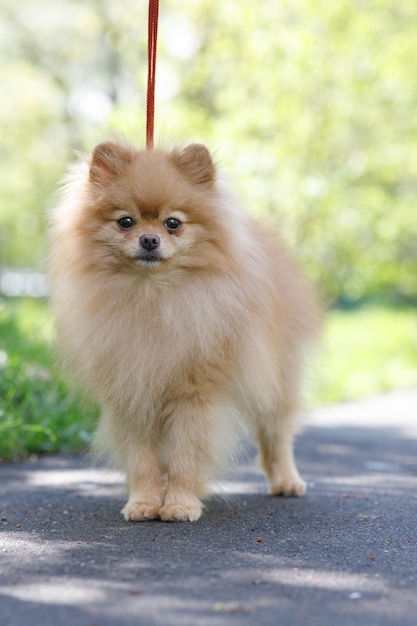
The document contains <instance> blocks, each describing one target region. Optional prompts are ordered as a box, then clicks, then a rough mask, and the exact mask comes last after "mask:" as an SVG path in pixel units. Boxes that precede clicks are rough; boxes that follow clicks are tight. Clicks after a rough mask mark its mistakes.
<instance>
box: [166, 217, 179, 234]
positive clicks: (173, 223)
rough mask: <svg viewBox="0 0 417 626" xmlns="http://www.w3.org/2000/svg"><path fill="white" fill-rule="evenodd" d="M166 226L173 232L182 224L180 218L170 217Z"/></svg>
mask: <svg viewBox="0 0 417 626" xmlns="http://www.w3.org/2000/svg"><path fill="white" fill-rule="evenodd" d="M165 226H166V227H167V230H168V231H169V232H170V233H173V232H174V231H175V230H178V229H179V227H180V226H181V222H180V220H177V218H176V217H169V218H168V219H167V220H165Z"/></svg>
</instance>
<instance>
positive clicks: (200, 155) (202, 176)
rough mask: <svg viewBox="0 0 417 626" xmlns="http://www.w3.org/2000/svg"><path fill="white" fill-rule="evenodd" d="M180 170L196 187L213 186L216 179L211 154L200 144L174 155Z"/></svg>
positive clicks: (194, 144)
mask: <svg viewBox="0 0 417 626" xmlns="http://www.w3.org/2000/svg"><path fill="white" fill-rule="evenodd" d="M174 160H175V164H176V166H177V167H178V169H179V170H180V171H181V172H182V173H183V174H184V175H185V176H186V177H187V178H188V179H189V180H190V181H191V182H192V183H194V184H195V185H211V184H212V183H213V182H214V180H215V178H216V168H215V167H214V163H213V161H212V159H211V156H210V152H209V151H208V150H207V148H206V147H205V146H203V145H202V144H200V143H192V144H191V145H190V146H187V147H186V148H184V150H183V151H182V152H180V153H175V154H174Z"/></svg>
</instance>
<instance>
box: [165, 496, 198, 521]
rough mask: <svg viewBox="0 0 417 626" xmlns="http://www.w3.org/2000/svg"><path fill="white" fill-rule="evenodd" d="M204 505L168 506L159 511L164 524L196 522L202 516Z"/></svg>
mask: <svg viewBox="0 0 417 626" xmlns="http://www.w3.org/2000/svg"><path fill="white" fill-rule="evenodd" d="M201 511H202V505H201V502H199V501H198V504H192V505H189V504H166V505H165V506H163V507H162V509H161V510H160V511H159V517H160V518H161V520H162V521H163V522H196V521H197V520H198V519H199V517H200V516H201Z"/></svg>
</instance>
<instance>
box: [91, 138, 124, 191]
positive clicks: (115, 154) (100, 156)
mask: <svg viewBox="0 0 417 626" xmlns="http://www.w3.org/2000/svg"><path fill="white" fill-rule="evenodd" d="M131 158H132V153H131V151H130V150H129V149H128V148H127V147H125V146H123V145H120V144H118V143H114V142H113V141H105V142H103V143H99V144H98V146H96V147H95V148H94V150H93V154H92V155H91V160H90V181H91V182H92V183H96V184H97V185H100V186H103V185H106V184H108V183H109V182H110V181H111V180H112V179H113V178H115V177H116V176H117V175H118V174H120V173H121V172H122V171H123V170H124V169H125V167H126V166H127V165H128V163H130V161H131Z"/></svg>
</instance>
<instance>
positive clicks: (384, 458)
mask: <svg viewBox="0 0 417 626" xmlns="http://www.w3.org/2000/svg"><path fill="white" fill-rule="evenodd" d="M297 453H298V458H299V465H300V469H301V470H302V473H303V475H304V477H305V478H306V479H307V481H308V483H309V491H308V494H307V495H306V496H305V497H304V498H301V499H284V498H271V497H268V496H267V495H265V493H266V484H265V482H264V479H263V477H262V475H261V474H260V473H259V471H257V469H256V465H254V464H253V463H252V462H249V461H247V462H245V463H242V464H241V465H239V467H238V468H237V470H236V471H235V472H234V474H233V475H231V476H229V477H228V479H227V480H225V481H223V483H222V484H221V491H222V494H223V495H219V490H217V493H216V495H215V496H214V497H213V498H212V499H211V500H210V501H209V502H208V504H207V508H206V512H205V515H204V516H203V517H202V518H201V520H200V521H199V522H196V523H193V524H166V523H162V522H146V523H136V524H135V523H126V522H124V521H123V519H122V518H121V516H120V515H119V512H118V511H119V509H120V508H121V506H122V504H123V502H124V493H123V485H122V481H121V477H120V476H119V475H118V474H116V473H114V472H110V471H108V470H105V469H93V468H91V466H90V465H89V461H88V459H86V458H76V459H73V458H62V457H52V458H43V459H39V460H33V461H31V462H28V463H24V464H6V465H2V466H0V520H1V522H0V530H1V533H0V540H1V544H0V626H23V625H25V626H27V624H33V625H34V626H37V625H38V624H39V625H43V626H52V625H54V626H69V625H71V626H72V625H74V626H110V625H111V626H128V625H129V626H130V625H134V624H135V625H137V624H139V625H142V624H143V625H149V626H171V625H172V626H188V625H189V626H221V625H223V624H224V625H225V626H235V625H236V626H237V625H239V626H240V625H242V626H244V625H246V624H248V625H249V624H250V625H252V624H256V625H257V626H275V625H279V626H287V625H288V626H290V625H291V626H298V625H304V624H305V625H308V626H316V625H317V626H334V625H335V624H337V625H342V626H347V625H352V626H353V625H354V626H358V625H364V626H393V625H397V624H398V625H400V624H401V626H416V624H417V515H416V514H417V488H416V487H417V393H416V392H407V393H395V394H390V395H387V396H384V397H382V398H374V399H371V400H368V401H365V402H362V403H358V404H354V405H345V406H338V407H330V408H326V409H322V410H320V411H317V412H315V413H313V415H312V416H310V419H309V420H308V425H307V427H306V429H305V432H304V434H303V435H302V436H301V437H300V438H299V440H298V445H297ZM224 495H227V498H226V499H225V498H224Z"/></svg>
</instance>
